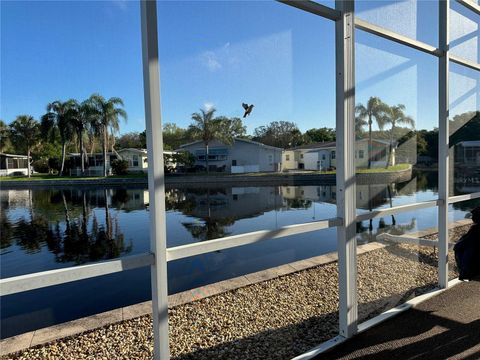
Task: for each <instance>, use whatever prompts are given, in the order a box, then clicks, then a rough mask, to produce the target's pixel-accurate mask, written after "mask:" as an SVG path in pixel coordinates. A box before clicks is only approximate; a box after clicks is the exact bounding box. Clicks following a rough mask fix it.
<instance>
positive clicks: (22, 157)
mask: <svg viewBox="0 0 480 360" xmlns="http://www.w3.org/2000/svg"><path fill="white" fill-rule="evenodd" d="M0 155H2V156H5V157H11V158H20V159H26V158H28V156H27V155H15V154H4V153H0Z"/></svg>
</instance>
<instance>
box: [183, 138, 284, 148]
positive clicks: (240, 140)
mask: <svg viewBox="0 0 480 360" xmlns="http://www.w3.org/2000/svg"><path fill="white" fill-rule="evenodd" d="M234 140H235V141H239V142H245V143H248V144H252V145H257V146H260V147H263V148H266V149H273V150H279V151H282V150H283V149H281V148H278V147H275V146H270V145H265V144H262V143H260V142H257V141H253V140H248V139H241V138H235V139H234ZM201 142H202V140H197V141H193V142H191V143H188V144H183V145H180V149H179V150H181V149H184V148H186V147H187V146H190V145H195V144H198V143H201ZM220 142H221V141H220Z"/></svg>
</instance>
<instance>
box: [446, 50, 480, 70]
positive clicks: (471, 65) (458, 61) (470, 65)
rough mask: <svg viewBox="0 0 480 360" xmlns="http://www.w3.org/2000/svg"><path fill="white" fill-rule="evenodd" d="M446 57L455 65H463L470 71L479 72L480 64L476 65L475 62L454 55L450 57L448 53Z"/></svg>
mask: <svg viewBox="0 0 480 360" xmlns="http://www.w3.org/2000/svg"><path fill="white" fill-rule="evenodd" d="M448 57H449V58H450V61H452V62H454V63H456V64H459V65H463V66H466V67H468V68H470V69H473V70H477V71H480V64H478V63H476V62H473V61H470V60H465V59H462V58H459V57H457V56H455V55H452V54H451V53H449V56H448Z"/></svg>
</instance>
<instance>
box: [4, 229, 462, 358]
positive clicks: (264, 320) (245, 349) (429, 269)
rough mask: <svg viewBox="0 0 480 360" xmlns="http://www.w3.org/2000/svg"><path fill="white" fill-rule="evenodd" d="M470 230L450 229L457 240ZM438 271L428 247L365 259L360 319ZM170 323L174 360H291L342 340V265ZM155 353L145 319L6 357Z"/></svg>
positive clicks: (190, 310)
mask: <svg viewBox="0 0 480 360" xmlns="http://www.w3.org/2000/svg"><path fill="white" fill-rule="evenodd" d="M468 228H469V226H464V227H461V228H457V229H455V230H454V231H451V233H450V235H451V237H452V240H453V239H458V238H459V237H460V236H461V235H462V234H463V233H465V232H466V231H467V230H468ZM429 238H430V239H432V238H435V236H430V237H429ZM451 257H452V256H451ZM436 265H437V251H435V249H432V248H430V247H419V246H414V245H403V244H402V245H391V246H388V247H386V248H383V249H379V250H375V251H371V252H368V253H365V254H362V255H360V256H359V257H358V272H359V279H358V295H359V317H360V319H361V320H365V319H368V318H370V317H373V316H375V315H377V314H378V313H380V312H382V311H385V310H386V309H388V308H391V307H393V306H396V305H398V304H400V303H403V302H404V301H406V300H407V299H409V298H411V297H414V296H416V295H418V294H419V293H422V292H425V291H426V290H428V289H430V288H433V287H434V286H435V285H436V281H437V269H436ZM450 275H451V276H453V277H455V276H456V274H455V269H453V270H452V272H451V274H450ZM169 322H170V348H171V354H172V358H174V359H178V360H186V359H195V360H197V359H198V360H202V359H208V360H210V359H262V360H264V359H287V358H291V357H292V356H295V355H298V354H300V353H303V352H305V351H307V350H308V349H310V348H311V347H313V346H315V345H318V344H319V343H321V342H323V341H326V340H328V339H330V338H332V337H334V336H336V335H337V334H338V273H337V264H336V263H331V264H327V265H323V266H319V267H315V268H311V269H308V270H304V271H301V272H298V273H294V274H290V275H286V276H282V277H280V278H276V279H273V280H269V281H266V282H263V283H259V284H255V285H250V286H247V287H244V288H240V289H237V290H234V291H230V292H227V293H224V294H220V295H216V296H212V297H210V298H205V299H202V300H199V301H195V302H192V303H189V304H185V305H180V306H177V307H175V308H172V309H170V310H169ZM152 351H153V343H152V331H151V317H150V316H143V317H140V318H136V319H133V320H128V321H124V322H121V323H117V324H112V325H109V326H106V327H104V328H100V329H97V330H93V331H90V332H86V333H83V334H80V335H77V336H74V337H71V338H65V339H62V340H59V341H56V342H53V343H50V344H47V345H41V346H38V347H35V348H30V349H27V350H25V351H22V352H19V353H16V354H12V355H9V356H5V357H3V358H2V359H95V360H98V359H109V360H110V359H151V358H152Z"/></svg>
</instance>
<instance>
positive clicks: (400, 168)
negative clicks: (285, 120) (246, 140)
mask: <svg viewBox="0 0 480 360" xmlns="http://www.w3.org/2000/svg"><path fill="white" fill-rule="evenodd" d="M409 169H411V165H410V164H398V165H395V166H390V167H388V168H375V169H357V174H379V173H391V172H401V171H405V170H409ZM335 174H336V172H335V171H315V170H311V171H301V172H296V171H295V172H261V173H243V174H227V173H217V172H212V173H208V174H207V173H185V174H167V176H166V177H167V178H172V179H174V178H192V177H215V178H219V177H225V178H236V177H295V176H314V175H335ZM110 179H120V180H121V179H124V180H129V179H135V180H138V179H145V181H146V180H147V174H127V175H111V176H107V177H104V176H58V175H49V174H34V175H32V177H30V178H29V177H27V176H3V177H0V181H2V182H3V181H22V182H36V181H45V180H48V181H62V180H63V181H77V180H78V181H85V180H90V181H91V180H99V181H101V182H105V181H108V180H110Z"/></svg>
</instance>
